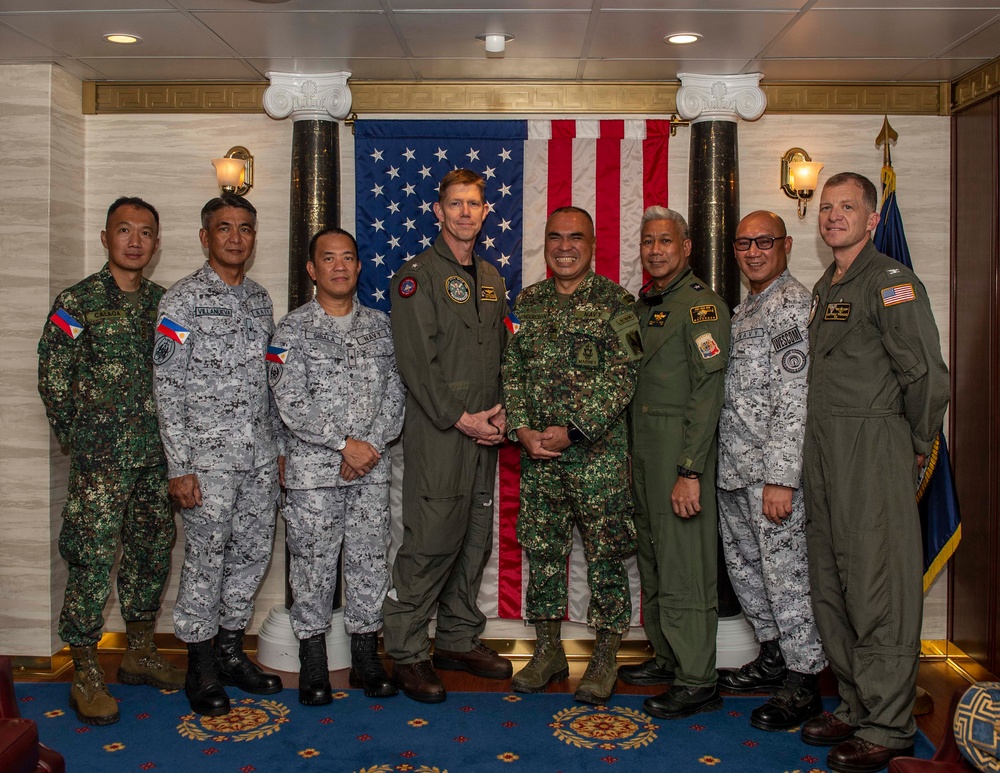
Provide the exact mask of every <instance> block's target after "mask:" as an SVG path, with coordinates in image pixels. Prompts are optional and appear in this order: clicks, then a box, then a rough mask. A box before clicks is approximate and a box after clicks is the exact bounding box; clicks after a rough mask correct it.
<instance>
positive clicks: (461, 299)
mask: <svg viewBox="0 0 1000 773" xmlns="http://www.w3.org/2000/svg"><path fill="white" fill-rule="evenodd" d="M444 286H445V289H446V290H447V291H448V297H449V298H451V299H452V300H453V301H455V303H465V302H466V301H467V300H469V297H470V296H471V295H472V291H471V290H470V289H469V283H468V282H466V281H465V280H464V279H462V277H460V276H450V277H448V278H447V279H445V280H444Z"/></svg>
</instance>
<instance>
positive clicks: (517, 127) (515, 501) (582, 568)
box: [354, 119, 670, 624]
mask: <svg viewBox="0 0 1000 773" xmlns="http://www.w3.org/2000/svg"><path fill="white" fill-rule="evenodd" d="M354 130H355V164H356V174H355V185H356V188H355V206H356V219H355V233H356V236H357V240H358V250H359V254H360V255H361V260H362V264H363V270H362V272H361V278H360V280H359V283H358V297H359V298H360V300H361V302H362V303H364V304H366V305H369V306H373V307H375V308H379V309H382V310H383V311H389V293H388V289H389V282H390V280H391V278H392V275H393V273H394V272H395V271H396V270H397V269H398V268H399V267H400V266H401V265H402V264H403V263H404V262H405V261H407V260H410V259H412V258H413V257H415V256H416V255H418V254H419V253H420V252H422V251H423V250H424V249H426V248H427V247H428V246H429V245H430V244H431V243H432V242H433V241H434V239H435V238H437V235H438V233H439V228H438V224H437V220H436V218H435V217H434V212H433V209H432V206H433V204H434V202H435V201H437V185H438V182H439V181H440V179H441V178H442V177H444V175H445V174H446V173H448V172H450V171H451V170H452V169H455V168H459V167H464V168H468V169H472V170H473V171H475V172H478V173H479V174H480V175H482V176H483V178H484V179H485V180H486V200H487V202H488V203H489V205H490V210H491V211H490V214H489V215H488V216H487V217H486V220H485V222H484V224H483V229H482V231H481V232H480V234H479V241H478V244H477V246H476V252H477V254H478V255H479V256H480V257H482V258H484V259H485V260H488V261H490V262H491V263H492V264H493V265H494V266H496V267H497V269H498V270H499V271H500V273H501V275H502V276H503V277H504V279H505V281H506V284H507V294H508V297H507V301H508V302H509V303H510V304H511V305H513V301H514V299H515V298H516V297H517V293H518V292H520V290H521V288H522V287H526V286H528V285H530V284H533V283H535V282H538V281H541V280H542V279H544V278H545V276H546V268H545V258H544V254H543V236H544V229H545V220H546V217H547V215H548V213H549V212H550V211H552V210H553V209H555V208H556V207H560V206H566V205H574V206H578V207H582V208H584V209H586V210H587V211H589V212H590V213H591V214H592V215H593V216H594V221H595V228H596V234H597V247H596V253H595V270H596V271H597V272H598V273H600V274H604V275H605V276H607V277H609V278H610V279H613V280H614V281H616V282H618V283H620V284H621V285H622V286H624V287H625V288H626V289H628V290H629V291H630V292H632V293H633V294H636V293H638V291H639V288H640V286H641V284H642V267H641V264H640V263H639V249H638V241H639V223H640V220H641V217H642V211H643V209H644V208H645V207H647V206H650V205H652V204H661V205H666V204H667V151H668V142H669V137H670V124H669V122H668V121H663V120H641V119H636V120H528V121H357V122H356V123H355V124H354ZM519 479H520V456H519V449H518V447H517V446H516V445H512V444H506V445H504V446H503V447H502V448H501V450H500V474H499V476H498V492H497V494H498V496H497V498H496V500H497V502H498V507H497V514H496V535H497V539H496V540H495V541H494V557H493V560H492V561H491V562H490V565H489V566H488V567H487V569H486V573H485V575H484V578H483V586H482V590H481V592H480V599H479V600H480V604H481V606H482V609H483V612H484V613H485V614H486V615H488V616H490V617H501V618H512V619H518V618H521V617H522V605H523V598H524V588H525V584H526V582H527V577H528V570H527V563H526V560H525V559H524V557H523V556H522V552H521V548H520V545H519V544H518V543H517V539H516V536H515V528H516V523H517V514H518V506H519V494H520V491H519ZM568 572H569V584H570V601H569V609H568V618H569V619H570V620H574V621H580V622H583V621H585V620H586V611H587V603H588V601H589V593H588V591H587V577H586V561H585V559H584V557H583V547H582V545H581V544H580V542H579V537H578V536H576V537H575V539H574V548H573V553H572V555H571V557H570V564H569V568H568ZM629 572H630V575H631V579H632V586H633V624H638V620H639V592H638V572H637V570H636V567H635V564H634V560H633V561H632V562H630V569H629Z"/></svg>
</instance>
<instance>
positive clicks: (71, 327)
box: [49, 309, 83, 340]
mask: <svg viewBox="0 0 1000 773" xmlns="http://www.w3.org/2000/svg"><path fill="white" fill-rule="evenodd" d="M49 321H50V322H51V323H52V324H53V325H55V326H56V327H57V328H59V329H60V330H62V331H63V332H64V333H65V334H66V335H68V336H69V337H70V338H72V339H74V340H76V337H77V336H79V335H80V333H82V332H83V325H81V324H80V323H79V322H77V321H76V320H75V319H73V318H72V317H71V316H70V315H69V312H67V311H66V309H56V311H54V312H53V314H52V316H51V317H49Z"/></svg>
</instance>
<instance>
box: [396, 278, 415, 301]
mask: <svg viewBox="0 0 1000 773" xmlns="http://www.w3.org/2000/svg"><path fill="white" fill-rule="evenodd" d="M416 291H417V280H416V279H414V278H413V277H412V276H408V277H406V278H405V279H404V280H403V281H402V282H400V283H399V297H400V298H409V297H410V296H411V295H413V293H415V292H416Z"/></svg>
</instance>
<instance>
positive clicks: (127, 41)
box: [104, 32, 142, 45]
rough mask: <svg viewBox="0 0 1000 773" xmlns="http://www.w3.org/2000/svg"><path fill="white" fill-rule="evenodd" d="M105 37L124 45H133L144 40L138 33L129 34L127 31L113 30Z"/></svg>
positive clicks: (107, 39)
mask: <svg viewBox="0 0 1000 773" xmlns="http://www.w3.org/2000/svg"><path fill="white" fill-rule="evenodd" d="M104 39H105V40H106V41H108V42H109V43H121V44H122V45H131V44H133V43H141V42H142V38H140V37H139V36H138V35H129V34H128V33H125V32H113V33H110V34H108V35H105V36H104Z"/></svg>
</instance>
